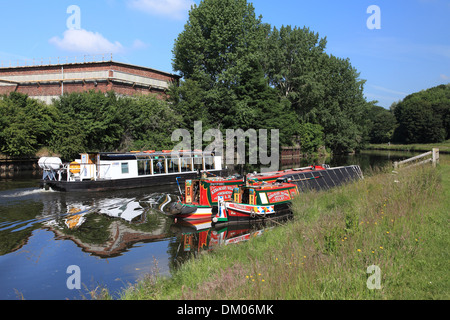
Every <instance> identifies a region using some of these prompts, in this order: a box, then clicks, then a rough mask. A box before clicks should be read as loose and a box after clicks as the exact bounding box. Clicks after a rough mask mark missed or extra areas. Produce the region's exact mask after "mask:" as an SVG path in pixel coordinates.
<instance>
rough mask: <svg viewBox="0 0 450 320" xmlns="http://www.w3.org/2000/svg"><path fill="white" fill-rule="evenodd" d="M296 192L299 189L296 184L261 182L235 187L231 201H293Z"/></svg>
mask: <svg viewBox="0 0 450 320" xmlns="http://www.w3.org/2000/svg"><path fill="white" fill-rule="evenodd" d="M296 194H298V189H297V186H296V185H295V184H291V183H284V182H275V183H270V184H268V183H260V184H258V185H250V186H241V187H237V188H234V189H233V193H232V196H231V198H232V199H231V201H232V202H235V203H242V204H250V205H269V204H275V203H284V202H288V201H291V200H292V198H293V197H294V196H295V195H296Z"/></svg>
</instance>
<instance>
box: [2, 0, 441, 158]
mask: <svg viewBox="0 0 450 320" xmlns="http://www.w3.org/2000/svg"><path fill="white" fill-rule="evenodd" d="M326 44H327V41H326V37H323V38H322V37H320V36H319V34H318V33H316V32H314V31H312V30H310V29H309V28H306V27H303V28H299V27H297V26H290V25H287V26H281V27H275V26H271V25H269V24H267V23H264V22H263V20H262V17H261V16H259V17H257V16H256V14H255V9H254V7H253V5H252V4H250V3H247V1H246V0H203V1H201V2H200V4H199V5H194V6H193V7H192V8H191V10H190V12H189V18H188V20H187V22H186V24H185V27H184V30H183V31H182V32H181V33H180V34H179V35H178V37H177V39H176V40H175V43H174V47H173V60H172V65H173V69H174V71H176V72H178V73H179V74H180V75H181V76H182V80H181V81H180V83H179V84H172V85H170V87H169V89H168V90H167V98H166V99H157V98H155V97H153V96H136V97H122V96H118V95H116V94H115V93H114V92H108V93H107V94H104V93H101V92H95V91H90V92H86V93H71V94H64V95H63V96H61V97H60V98H59V99H56V100H54V102H53V103H52V104H50V105H45V104H43V103H41V102H39V101H37V100H34V99H30V98H29V97H27V96H26V95H23V94H20V93H16V92H13V93H10V94H9V95H4V96H2V97H1V98H0V152H1V153H4V154H8V155H12V156H24V155H32V154H35V153H36V152H38V151H39V150H40V149H41V148H44V147H45V148H48V149H49V150H50V151H51V152H55V153H58V154H60V155H61V156H62V157H63V158H65V159H70V158H73V157H74V156H76V155H77V154H78V153H80V152H85V151H129V150H147V149H170V148H172V147H173V146H174V144H176V142H172V141H171V133H172V132H173V131H174V130H175V129H179V128H185V129H188V130H191V131H193V128H194V122H195V121H202V128H203V130H204V131H206V130H208V129H211V128H217V129H219V130H222V131H224V130H226V129H242V130H244V131H245V130H248V129H256V130H258V129H278V130H279V133H280V144H281V145H282V146H289V145H297V144H298V145H300V147H301V150H302V152H303V153H308V154H310V153H314V152H316V151H317V150H318V148H320V147H323V146H325V147H326V148H327V149H328V150H330V152H332V153H345V152H350V151H357V150H359V149H361V148H364V146H365V145H366V144H367V143H384V142H388V141H393V142H403V143H413V142H438V141H442V140H443V139H444V140H445V139H449V129H448V128H449V126H450V124H449V105H450V103H449V101H450V96H449V86H448V85H442V86H439V87H436V88H432V89H429V90H426V91H421V92H418V93H415V94H412V95H410V96H408V97H406V98H405V99H404V100H403V101H399V102H398V103H395V104H393V105H392V106H391V108H390V110H387V109H384V108H382V107H379V106H377V105H376V102H375V101H367V100H366V99H365V97H364V83H365V80H363V79H360V77H359V73H358V72H357V70H356V69H355V68H354V67H353V66H352V64H351V63H350V60H349V59H344V58H339V57H336V56H334V55H332V54H329V53H327V52H326Z"/></svg>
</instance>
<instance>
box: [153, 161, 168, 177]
mask: <svg viewBox="0 0 450 320" xmlns="http://www.w3.org/2000/svg"><path fill="white" fill-rule="evenodd" d="M164 162H165V161H164V159H163V158H159V159H158V160H156V159H155V160H153V173H154V174H160V173H165V170H164Z"/></svg>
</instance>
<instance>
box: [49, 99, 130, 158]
mask: <svg viewBox="0 0 450 320" xmlns="http://www.w3.org/2000/svg"><path fill="white" fill-rule="evenodd" d="M117 99H118V98H117V96H116V95H115V94H114V93H113V92H109V93H107V94H106V95H105V94H104V93H102V92H100V91H93V90H91V91H89V92H86V93H78V92H74V93H70V94H64V95H63V96H61V97H60V99H57V100H55V101H54V105H55V107H56V108H57V109H58V111H59V119H58V122H57V125H56V128H55V135H54V137H53V139H52V140H51V141H50V146H51V148H52V149H53V150H55V151H56V152H58V153H60V154H61V155H62V157H63V158H72V157H74V156H75V155H77V154H78V153H80V152H88V151H112V150H114V149H116V148H117V147H118V146H119V144H120V141H121V138H122V134H123V132H124V129H123V122H122V119H121V117H120V114H119V110H118V109H117V107H116V104H117Z"/></svg>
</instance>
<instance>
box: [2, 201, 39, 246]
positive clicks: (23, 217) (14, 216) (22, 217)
mask: <svg viewBox="0 0 450 320" xmlns="http://www.w3.org/2000/svg"><path fill="white" fill-rule="evenodd" d="M35 206H36V207H37V210H36V211H38V212H41V211H42V207H43V205H42V203H36V204H35ZM27 208H28V206H27V205H26V204H25V205H18V206H5V207H3V208H2V210H1V211H0V214H1V217H2V220H4V221H13V222H10V223H9V225H10V228H8V227H4V228H5V230H2V231H0V255H5V254H7V253H10V252H14V251H16V250H18V249H20V248H22V247H23V246H24V245H25V244H26V243H27V241H28V238H29V237H30V236H31V235H32V234H33V231H34V230H36V229H39V228H41V226H42V223H39V222H36V223H35V224H32V225H27V221H30V212H29V211H28V210H27ZM16 223H17V225H15V224H16ZM3 226H4V225H3ZM24 226H27V227H26V228H24V229H23V230H17V229H20V228H21V227H24Z"/></svg>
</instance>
